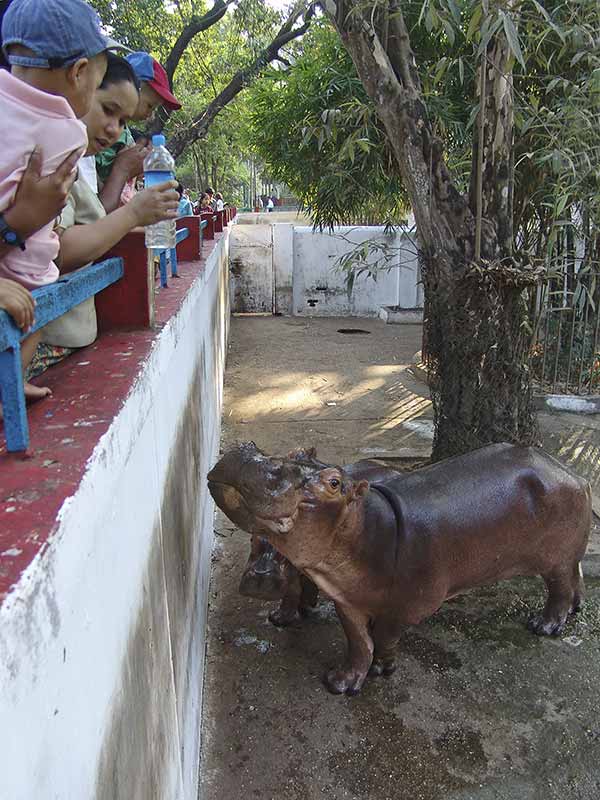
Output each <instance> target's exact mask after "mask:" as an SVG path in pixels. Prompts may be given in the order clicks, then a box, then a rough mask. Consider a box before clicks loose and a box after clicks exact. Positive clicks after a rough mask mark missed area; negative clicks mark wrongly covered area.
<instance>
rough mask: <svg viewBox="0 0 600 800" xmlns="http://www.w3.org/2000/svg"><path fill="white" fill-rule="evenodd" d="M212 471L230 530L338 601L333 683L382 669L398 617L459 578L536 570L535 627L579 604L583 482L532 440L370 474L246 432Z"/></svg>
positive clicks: (428, 604)
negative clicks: (286, 452)
mask: <svg viewBox="0 0 600 800" xmlns="http://www.w3.org/2000/svg"><path fill="white" fill-rule="evenodd" d="M208 482H209V489H210V492H211V494H212V496H213V498H214V499H215V502H216V503H217V505H218V506H219V507H220V508H221V509H222V510H223V511H224V512H225V514H227V516H228V517H229V518H230V519H231V520H232V521H233V522H234V523H235V524H236V525H238V527H240V528H242V529H243V530H245V531H247V532H248V533H251V534H256V535H259V536H262V537H264V538H266V539H267V540H268V541H269V542H270V543H271V544H272V545H273V546H274V547H275V548H276V550H277V551H278V552H279V553H281V554H282V555H283V556H285V557H286V558H287V559H288V560H289V561H290V562H291V563H292V564H293V565H294V566H295V567H296V568H297V569H299V570H301V572H302V574H303V575H306V576H307V577H308V578H310V580H312V581H313V583H315V584H316V586H317V587H318V589H319V591H321V592H323V594H325V595H326V596H328V597H330V598H331V599H332V600H333V601H334V603H335V608H336V612H337V615H338V617H339V619H340V622H341V623H342V627H343V629H344V632H345V634H346V638H347V642H348V651H347V659H346V662H345V664H344V665H343V666H342V667H341V668H339V669H334V670H331V671H330V672H328V673H327V675H326V676H325V683H326V685H327V687H328V688H329V690H330V691H332V692H334V693H343V692H347V693H348V694H356V693H357V692H359V691H360V689H361V687H362V685H363V683H364V680H365V678H366V676H367V674H368V673H369V672H371V673H372V674H375V675H381V674H387V673H391V672H392V671H393V670H394V669H395V661H394V658H395V655H394V654H395V647H396V642H397V640H398V637H399V634H400V632H401V629H402V626H404V625H414V624H417V623H419V622H420V621H421V620H423V619H424V618H425V617H427V616H429V615H430V614H432V613H433V612H434V611H436V610H437V609H438V608H439V607H440V606H441V604H442V603H443V602H444V600H446V599H448V598H450V597H453V596H455V595H457V594H460V593H461V592H464V591H465V590H467V589H470V588H473V587H476V586H482V585H485V584H488V583H493V582H495V581H498V580H504V579H507V578H511V577H514V576H517V575H541V576H542V578H543V579H544V581H545V584H546V588H547V590H548V596H547V600H546V604H545V606H544V609H543V610H542V611H541V613H539V614H536V615H534V616H532V617H531V618H530V620H529V627H530V628H531V630H532V631H534V632H535V633H538V634H558V633H560V632H561V630H562V628H563V626H564V624H565V621H566V619H567V617H568V615H569V614H570V613H573V612H575V611H576V610H577V609H578V608H579V607H580V606H581V604H582V601H583V592H584V586H583V579H582V575H581V566H580V562H581V559H582V557H583V555H584V553H585V548H586V544H587V540H588V536H589V531H590V524H591V492H590V487H589V484H588V483H587V481H584V480H582V479H581V478H579V477H577V476H576V475H574V474H573V473H571V472H570V471H568V470H566V469H565V468H564V467H563V466H562V465H561V464H559V463H558V462H557V461H555V460H554V459H553V458H552V457H551V456H549V455H547V454H546V453H544V452H543V451H541V450H538V449H536V448H526V447H517V446H514V445H508V444H496V445H489V446H488V447H484V448H482V449H480V450H476V451H474V452H472V453H468V454H466V455H462V456H457V457H455V458H452V459H448V460H446V461H442V462H439V463H437V464H434V465H432V466H429V467H424V468H423V469H420V470H417V471H415V472H412V473H408V474H403V475H400V476H398V477H395V478H391V479H388V480H387V481H386V482H385V483H380V484H377V483H375V482H374V483H373V484H372V485H370V484H369V482H368V481H367V480H364V479H361V480H354V479H352V478H351V477H349V476H348V475H347V474H346V473H345V471H344V470H343V469H341V468H339V467H333V466H325V467H323V466H322V465H321V463H320V462H318V463H316V464H315V463H314V462H313V461H311V460H310V459H307V460H305V461H301V460H300V461H299V460H296V459H294V458H289V457H287V456H285V457H270V456H267V455H265V454H264V453H262V452H261V451H260V450H259V449H258V448H257V447H256V445H255V444H254V443H253V442H250V443H247V444H242V445H239V446H237V447H235V448H232V449H231V450H229V451H228V452H227V453H226V454H225V455H224V456H223V457H222V458H221V460H220V461H219V462H218V463H217V464H216V466H215V467H214V468H213V469H212V470H211V471H210V472H209V474H208Z"/></svg>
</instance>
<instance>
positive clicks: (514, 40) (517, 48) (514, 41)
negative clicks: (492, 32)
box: [500, 11, 525, 67]
mask: <svg viewBox="0 0 600 800" xmlns="http://www.w3.org/2000/svg"><path fill="white" fill-rule="evenodd" d="M500 14H501V16H502V24H503V26H504V33H505V34H506V39H507V41H508V46H509V47H510V51H511V53H512V54H513V56H514V57H515V58H516V59H517V61H518V62H519V64H520V65H521V66H522V67H524V66H525V59H524V58H523V51H522V50H521V45H520V44H519V34H518V33H517V29H516V28H515V24H514V22H513V21H512V18H511V17H510V16H509V15H508V14H505V13H504V12H503V11H501V12H500Z"/></svg>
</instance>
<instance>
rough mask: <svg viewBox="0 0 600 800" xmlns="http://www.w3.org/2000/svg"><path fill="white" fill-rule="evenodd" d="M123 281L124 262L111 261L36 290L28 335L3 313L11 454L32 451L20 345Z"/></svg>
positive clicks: (0, 371)
mask: <svg viewBox="0 0 600 800" xmlns="http://www.w3.org/2000/svg"><path fill="white" fill-rule="evenodd" d="M122 277H123V259H122V258H109V259H107V260H106V261H101V262H100V263H98V264H92V265H91V266H89V267H83V269H79V270H77V271H76V272H71V273H69V274H67V275H64V276H63V277H61V278H59V280H58V281H57V282H56V283H52V284H49V285H48V286H42V287H40V288H39V289H34V290H33V292H32V295H33V298H34V300H35V321H34V324H33V325H32V327H31V328H30V330H28V331H27V332H23V331H22V330H21V329H20V328H18V327H17V325H16V324H15V322H14V320H13V318H12V317H11V316H10V315H9V314H7V312H6V311H0V399H1V401H2V412H3V416H4V433H5V436H6V446H7V448H8V450H9V451H10V452H16V451H19V450H27V448H28V447H29V426H28V424H27V411H26V408H25V394H24V391H23V367H22V365H21V342H22V341H23V339H25V338H27V337H28V336H30V335H31V334H32V333H35V331H37V330H39V329H40V328H43V327H44V325H47V324H48V323H49V322H52V320H54V319H57V317H61V316H62V315H63V314H65V313H66V312H67V311H69V309H71V308H73V307H74V306H76V305H79V303H82V302H83V301H84V300H87V299H88V297H92V296H93V295H95V294H97V293H98V292H100V291H102V289H105V288H106V287H107V286H110V284H112V283H115V281H118V280H119V279H120V278H122Z"/></svg>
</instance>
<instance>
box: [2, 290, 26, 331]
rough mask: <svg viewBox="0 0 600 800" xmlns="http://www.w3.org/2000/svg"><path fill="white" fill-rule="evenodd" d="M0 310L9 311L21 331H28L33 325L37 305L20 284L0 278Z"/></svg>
mask: <svg viewBox="0 0 600 800" xmlns="http://www.w3.org/2000/svg"><path fill="white" fill-rule="evenodd" d="M0 308H3V309H4V310H5V311H8V313H9V314H10V315H11V317H13V319H14V320H15V322H16V323H17V325H18V326H19V328H21V330H23V331H28V330H29V328H31V326H32V325H33V317H34V312H35V303H34V301H33V297H32V296H31V294H30V293H29V292H28V291H27V289H25V288H24V287H23V286H21V284H20V283H15V282H14V281H9V280H8V279H6V278H0Z"/></svg>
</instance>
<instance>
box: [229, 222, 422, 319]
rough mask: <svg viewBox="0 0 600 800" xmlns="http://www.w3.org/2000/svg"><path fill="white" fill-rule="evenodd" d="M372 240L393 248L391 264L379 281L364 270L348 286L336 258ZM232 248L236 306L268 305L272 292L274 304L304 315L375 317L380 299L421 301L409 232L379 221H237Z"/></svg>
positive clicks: (412, 304) (409, 304)
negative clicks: (317, 226)
mask: <svg viewBox="0 0 600 800" xmlns="http://www.w3.org/2000/svg"><path fill="white" fill-rule="evenodd" d="M369 241H371V242H373V243H374V244H375V245H379V246H380V247H382V248H383V247H385V248H386V249H387V250H388V252H390V253H391V254H392V258H391V259H390V261H389V262H387V266H389V267H390V268H389V269H385V270H382V269H380V270H379V271H378V272H377V279H376V280H374V279H373V278H371V277H369V276H368V275H367V274H366V273H365V274H363V275H361V276H360V277H359V278H357V279H356V281H355V283H354V286H353V289H352V291H351V292H349V291H348V288H347V283H346V275H345V273H344V272H342V271H341V270H340V269H339V265H338V263H339V259H340V257H341V256H343V255H345V254H346V253H349V252H350V251H352V250H353V249H355V248H356V247H357V246H360V245H362V244H364V243H365V242H369ZM267 243H269V244H270V245H271V247H270V248H269V247H268V246H267ZM233 252H234V253H235V257H234V258H233V259H232V286H233V288H232V304H233V310H234V311H268V310H269V309H268V300H269V298H271V297H272V298H273V309H272V310H273V311H275V312H277V313H281V314H293V315H302V316H357V317H376V316H378V314H379V311H380V308H381V306H400V307H401V308H421V307H422V305H423V292H422V288H421V286H420V283H419V268H418V261H417V255H416V247H415V243H414V240H413V238H412V237H411V236H408V235H406V234H402V233H393V234H386V233H385V230H384V228H381V227H379V228H377V227H353V228H336V229H335V231H334V232H333V233H329V232H322V233H318V232H314V231H313V229H312V228H311V227H307V226H299V225H294V224H291V223H273V224H271V225H266V224H253V225H245V224H239V225H237V226H236V228H235V230H234V231H233V234H232V253H233ZM381 252H382V251H381V249H380V250H379V252H378V251H377V249H371V251H370V253H369V255H368V257H367V262H366V263H367V264H374V262H375V261H376V260H377V259H378V258H379V257H380V256H381Z"/></svg>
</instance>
